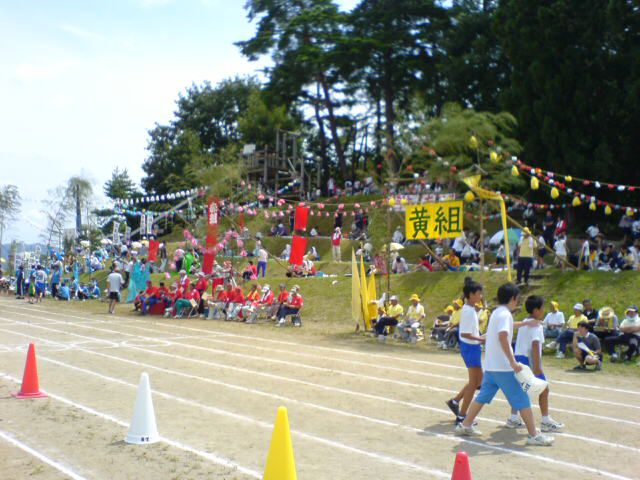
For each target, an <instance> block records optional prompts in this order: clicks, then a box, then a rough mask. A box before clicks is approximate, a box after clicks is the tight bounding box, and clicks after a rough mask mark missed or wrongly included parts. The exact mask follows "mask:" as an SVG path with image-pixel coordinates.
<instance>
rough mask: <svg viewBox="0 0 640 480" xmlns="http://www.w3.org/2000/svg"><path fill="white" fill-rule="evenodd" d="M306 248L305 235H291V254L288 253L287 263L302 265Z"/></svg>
mask: <svg viewBox="0 0 640 480" xmlns="http://www.w3.org/2000/svg"><path fill="white" fill-rule="evenodd" d="M306 248H307V239H306V238H305V237H298V236H296V235H294V236H293V238H292V240H291V255H289V263H290V264H291V265H302V259H303V258H304V251H305V249H306Z"/></svg>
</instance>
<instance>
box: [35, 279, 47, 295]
mask: <svg viewBox="0 0 640 480" xmlns="http://www.w3.org/2000/svg"><path fill="white" fill-rule="evenodd" d="M45 288H46V286H45V284H44V283H42V282H36V294H37V295H40V294H42V295H44V294H45Z"/></svg>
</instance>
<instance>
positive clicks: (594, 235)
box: [587, 223, 600, 241]
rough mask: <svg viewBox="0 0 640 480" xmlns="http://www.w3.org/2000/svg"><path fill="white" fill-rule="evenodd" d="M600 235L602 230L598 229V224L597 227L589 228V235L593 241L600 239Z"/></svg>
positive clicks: (590, 226)
mask: <svg viewBox="0 0 640 480" xmlns="http://www.w3.org/2000/svg"><path fill="white" fill-rule="evenodd" d="M599 233H600V228H599V227H598V224H597V223H596V224H595V225H589V228H587V235H589V238H590V239H591V241H595V240H596V238H598V234H599Z"/></svg>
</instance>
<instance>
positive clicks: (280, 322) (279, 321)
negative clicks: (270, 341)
mask: <svg viewBox="0 0 640 480" xmlns="http://www.w3.org/2000/svg"><path fill="white" fill-rule="evenodd" d="M277 325H278V326H279V327H284V318H281V319H280V320H278V324H277Z"/></svg>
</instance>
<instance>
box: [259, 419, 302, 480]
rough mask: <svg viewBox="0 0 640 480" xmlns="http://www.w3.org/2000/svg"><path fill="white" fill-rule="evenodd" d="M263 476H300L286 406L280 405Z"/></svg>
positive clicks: (282, 479)
mask: <svg viewBox="0 0 640 480" xmlns="http://www.w3.org/2000/svg"><path fill="white" fill-rule="evenodd" d="M262 478H263V480H297V478H298V475H297V474H296V462H295V460H294V458H293V445H292V444H291V433H290V432H289V417H288V415H287V408H286V407H278V415H277V416H276V424H275V426H274V427H273V434H272V435H271V445H270V446H269V454H268V455H267V464H266V465H265V467H264V476H263V477H262Z"/></svg>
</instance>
